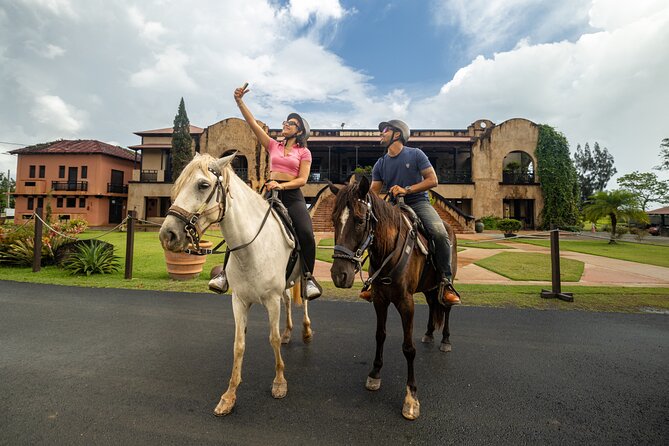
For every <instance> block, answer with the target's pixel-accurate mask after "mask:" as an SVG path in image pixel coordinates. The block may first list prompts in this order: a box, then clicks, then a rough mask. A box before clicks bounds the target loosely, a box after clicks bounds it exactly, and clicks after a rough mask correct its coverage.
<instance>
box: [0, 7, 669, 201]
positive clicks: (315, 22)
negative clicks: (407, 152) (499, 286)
mask: <svg viewBox="0 0 669 446" xmlns="http://www.w3.org/2000/svg"><path fill="white" fill-rule="evenodd" d="M246 81H248V82H249V84H250V89H251V92H250V93H249V94H248V95H247V98H248V100H247V103H248V104H249V106H250V108H251V110H252V111H253V112H254V113H255V115H256V118H258V119H261V120H263V121H265V122H267V123H268V124H269V125H270V126H271V127H277V126H278V125H279V123H280V122H281V121H282V120H283V119H284V117H285V116H286V114H287V113H288V112H289V111H292V110H296V111H299V112H302V113H304V114H305V116H306V117H307V119H308V120H309V121H310V123H311V124H312V127H315V128H329V127H339V126H340V125H341V123H345V125H346V127H347V128H374V127H375V126H376V124H377V123H378V122H379V121H381V120H385V119H389V118H394V117H399V118H402V119H404V120H406V121H407V122H408V123H409V124H410V125H411V126H412V128H447V129H454V128H465V127H467V126H468V125H469V124H470V123H472V122H473V121H475V120H477V119H480V118H487V119H491V120H492V121H493V122H496V123H501V122H503V121H505V120H507V119H510V118H514V117H523V118H527V119H530V120H532V121H534V122H536V123H546V124H550V125H552V126H554V127H556V128H557V129H558V130H560V131H561V132H563V133H564V134H565V136H566V137H567V139H568V140H569V143H570V145H571V147H572V150H574V149H575V147H576V145H577V144H578V143H580V144H581V145H583V144H584V143H585V142H590V145H592V144H593V143H594V142H595V141H598V142H599V143H600V145H602V146H605V147H607V148H608V150H609V151H610V152H611V153H612V154H613V156H614V158H615V162H616V167H617V169H618V171H619V175H620V174H624V173H628V172H631V171H634V170H640V171H650V170H651V168H652V167H653V166H655V165H657V164H658V162H659V157H658V154H659V145H660V142H661V140H662V139H663V138H667V137H669V111H668V110H669V86H668V85H667V82H669V2H667V1H666V0H635V1H628V0H591V1H589V0H561V1H552V0H339V1H338V0H292V1H287V0H283V1H277V0H191V1H189V2H186V1H177V0H142V1H141V2H140V1H130V0H104V1H103V0H0V104H1V105H0V141H1V143H0V169H2V171H3V172H5V173H6V172H7V170H8V169H11V170H12V176H14V170H15V166H16V159H15V158H14V157H13V156H10V155H7V154H6V152H7V151H8V150H12V149H15V148H18V147H21V146H23V145H29V144H35V143H39V142H45V141H49V140H53V139H59V138H63V139H73V138H80V139H98V140H101V141H106V142H110V143H114V144H119V145H122V146H128V145H133V144H138V143H139V142H140V141H139V137H137V136H135V135H133V132H136V131H140V130H147V129H153V128H162V127H170V126H171V125H172V121H173V119H174V115H175V113H176V110H177V106H178V103H179V100H180V98H181V97H183V98H184V100H185V102H186V109H187V111H188V115H189V118H190V121H191V123H192V124H195V125H198V126H201V127H206V126H208V125H211V124H213V123H215V122H218V121H220V120H222V119H225V118H228V117H231V116H240V114H239V112H238V110H237V108H236V106H235V103H234V101H233V98H232V92H233V90H234V88H235V87H236V86H239V85H241V84H243V83H244V82H246ZM664 177H665V178H666V175H665V176H664ZM609 187H610V188H611V187H615V182H613V181H612V182H611V183H610V184H609Z"/></svg>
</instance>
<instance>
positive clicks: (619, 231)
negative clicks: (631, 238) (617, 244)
mask: <svg viewBox="0 0 669 446" xmlns="http://www.w3.org/2000/svg"><path fill="white" fill-rule="evenodd" d="M628 232H629V229H627V226H623V225H616V238H617V239H621V238H622V237H623V235H625V234H627V233H628Z"/></svg>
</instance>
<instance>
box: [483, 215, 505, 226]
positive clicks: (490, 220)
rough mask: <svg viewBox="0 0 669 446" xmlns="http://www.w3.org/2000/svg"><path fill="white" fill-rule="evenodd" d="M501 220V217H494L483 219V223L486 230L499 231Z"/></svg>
mask: <svg viewBox="0 0 669 446" xmlns="http://www.w3.org/2000/svg"><path fill="white" fill-rule="evenodd" d="M500 220H501V219H500V218H499V217H495V216H494V215H488V216H486V217H481V223H483V226H484V227H485V228H486V229H497V222H499V221H500Z"/></svg>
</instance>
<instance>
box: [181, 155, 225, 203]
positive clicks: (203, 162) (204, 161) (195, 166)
mask: <svg viewBox="0 0 669 446" xmlns="http://www.w3.org/2000/svg"><path fill="white" fill-rule="evenodd" d="M215 162H216V158H214V157H213V156H211V155H209V154H208V153H203V154H201V155H200V156H198V157H196V158H193V159H192V160H191V162H189V163H188V164H187V165H186V167H184V170H182V171H181V174H179V178H177V180H176V181H175V182H174V186H172V201H174V199H175V198H176V196H177V195H179V192H181V189H182V188H183V187H184V185H186V184H187V183H188V182H190V181H191V180H192V179H193V178H194V177H195V174H196V173H197V172H198V171H200V172H202V173H204V174H208V172H209V170H208V169H209V166H210V165H212V164H213V163H215Z"/></svg>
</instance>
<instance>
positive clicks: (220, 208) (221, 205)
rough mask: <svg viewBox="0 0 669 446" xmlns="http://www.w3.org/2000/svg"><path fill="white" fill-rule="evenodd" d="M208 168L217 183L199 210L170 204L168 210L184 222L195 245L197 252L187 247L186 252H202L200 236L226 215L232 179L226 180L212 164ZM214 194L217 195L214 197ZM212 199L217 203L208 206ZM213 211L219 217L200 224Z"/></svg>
mask: <svg viewBox="0 0 669 446" xmlns="http://www.w3.org/2000/svg"><path fill="white" fill-rule="evenodd" d="M207 170H208V171H209V172H211V173H212V174H214V177H216V183H215V184H214V187H213V188H212V189H211V192H210V193H209V196H208V197H207V199H206V200H204V202H203V203H202V204H201V205H200V207H199V208H198V209H197V211H195V212H188V211H187V210H185V209H183V208H181V207H179V206H175V205H172V206H170V208H169V210H168V211H167V215H172V216H173V217H176V218H177V219H179V220H181V221H182V222H184V230H185V231H186V235H187V236H188V238H189V239H190V242H191V244H192V245H193V246H194V247H195V250H194V251H195V252H193V250H189V249H187V250H186V251H185V252H189V253H192V254H201V253H202V252H201V251H202V250H201V249H200V237H202V233H203V232H204V231H205V230H206V229H207V228H208V227H209V226H210V225H211V224H212V223H219V222H220V221H221V220H223V217H225V209H226V202H227V195H228V193H229V189H230V181H229V179H228V181H224V178H223V175H222V174H221V172H220V171H219V170H218V169H215V168H214V167H212V166H209V167H208V168H207ZM214 195H216V196H215V197H214ZM212 201H215V204H214V205H213V206H211V207H208V206H209V204H210V202H212ZM212 212H218V217H217V218H216V220H214V221H213V222H212V223H210V224H208V225H207V226H206V227H204V228H202V227H200V224H199V222H200V218H201V217H203V216H205V215H209V214H211V213H212Z"/></svg>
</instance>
